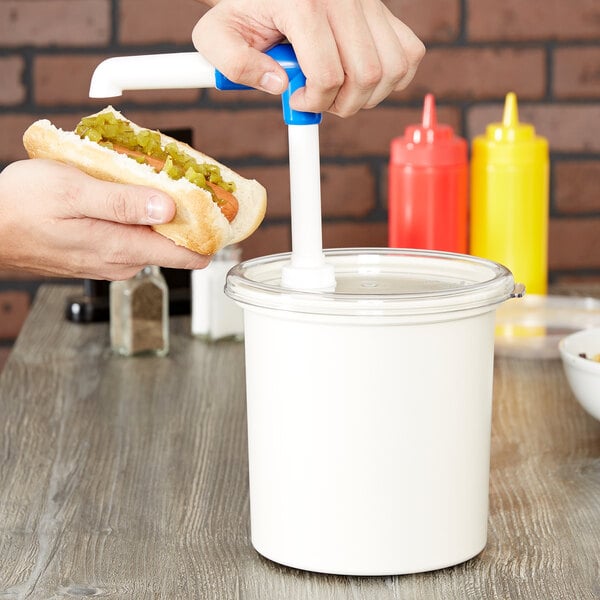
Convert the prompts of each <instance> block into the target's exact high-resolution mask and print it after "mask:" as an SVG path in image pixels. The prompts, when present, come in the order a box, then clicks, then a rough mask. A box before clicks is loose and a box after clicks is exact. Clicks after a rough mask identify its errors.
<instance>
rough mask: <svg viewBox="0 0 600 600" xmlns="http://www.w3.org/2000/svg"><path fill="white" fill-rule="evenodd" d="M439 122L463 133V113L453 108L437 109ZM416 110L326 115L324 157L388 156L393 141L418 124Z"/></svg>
mask: <svg viewBox="0 0 600 600" xmlns="http://www.w3.org/2000/svg"><path fill="white" fill-rule="evenodd" d="M437 114H438V121H439V122H440V123H447V124H448V125H451V126H452V127H454V129H455V130H457V131H458V130H460V125H461V119H460V113H459V111H458V110H456V109H454V108H449V107H444V106H440V107H438V111H437ZM421 119H422V111H421V109H417V108H393V107H389V106H380V107H379V108H376V109H374V110H363V111H360V112H359V113H357V114H356V115H354V116H352V117H350V118H349V119H340V118H338V117H335V116H333V115H329V114H327V115H324V118H323V125H321V134H320V136H321V154H322V156H333V157H356V156H383V157H387V156H389V146H390V142H391V140H392V138H394V137H396V136H398V135H403V133H404V129H405V128H406V126H407V125H409V124H413V123H419V122H421Z"/></svg>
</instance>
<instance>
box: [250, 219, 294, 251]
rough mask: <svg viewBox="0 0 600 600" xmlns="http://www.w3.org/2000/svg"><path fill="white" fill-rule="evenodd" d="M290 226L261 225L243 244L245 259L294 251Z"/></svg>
mask: <svg viewBox="0 0 600 600" xmlns="http://www.w3.org/2000/svg"><path fill="white" fill-rule="evenodd" d="M291 244H292V242H291V233H290V226H289V225H269V224H266V223H265V224H263V225H261V226H260V227H259V228H258V229H257V230H256V231H255V232H254V233H253V234H252V235H251V236H250V237H249V238H247V239H245V240H244V241H243V242H242V243H241V247H242V257H243V258H244V259H248V258H256V257H257V256H266V255H267V254H277V253H279V252H289V251H290V250H291V249H292V245H291Z"/></svg>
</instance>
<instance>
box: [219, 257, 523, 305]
mask: <svg viewBox="0 0 600 600" xmlns="http://www.w3.org/2000/svg"><path fill="white" fill-rule="evenodd" d="M324 254H325V256H326V258H330V259H337V260H338V262H337V263H336V265H335V266H336V268H337V270H338V273H340V272H341V273H344V271H343V263H342V262H341V261H342V260H343V258H350V257H356V258H357V260H356V261H355V263H353V264H357V263H358V262H359V261H358V257H360V256H363V258H364V257H366V256H371V257H376V258H379V259H381V258H382V257H385V256H386V255H387V256H389V257H390V258H393V257H394V256H396V257H398V259H402V258H403V259H406V260H407V261H410V260H411V259H412V260H413V264H414V265H416V264H417V263H416V262H415V261H422V264H424V265H426V263H427V261H429V260H431V261H432V262H431V263H430V264H432V265H433V264H434V263H436V261H437V263H439V264H435V266H438V268H439V267H440V266H442V265H447V264H448V263H445V262H444V261H450V262H452V261H454V263H455V264H457V265H458V264H466V265H467V267H475V268H480V269H481V270H482V271H481V273H482V275H483V274H485V270H487V271H489V276H488V277H487V278H486V279H484V280H475V281H473V280H471V281H469V280H468V278H467V277H465V274H464V273H462V277H461V276H460V275H459V274H458V273H457V274H456V275H455V280H456V281H457V282H458V281H460V282H464V281H465V280H467V283H465V284H464V285H461V286H451V287H448V288H446V289H438V290H431V291H426V290H425V291H417V292H410V291H409V292H391V293H385V292H384V293H381V292H380V293H375V294H359V293H354V292H336V291H333V292H322V291H321V292H315V291H306V290H293V289H286V288H282V287H281V286H280V285H278V284H273V283H269V282H265V281H256V280H253V279H251V278H249V277H247V276H246V274H247V273H248V270H250V269H253V268H260V267H261V266H262V267H268V266H269V265H274V266H277V265H278V264H279V265H281V266H283V264H285V262H286V261H287V260H289V258H290V257H291V253H280V254H274V255H269V256H265V257H260V258H255V259H251V260H247V261H244V262H243V263H240V264H239V265H237V266H235V267H234V268H233V269H231V270H230V271H229V274H228V276H227V284H226V290H225V292H226V294H227V296H229V297H230V298H232V299H233V300H234V301H236V302H239V303H240V304H246V305H249V306H256V307H263V308H268V309H276V310H277V309H280V310H282V311H288V312H303V313H312V314H332V315H359V314H360V315H363V316H367V315H373V316H380V317H381V316H383V317H385V316H388V315H389V316H396V317H397V316H410V315H415V316H417V315H425V314H435V313H438V314H439V313H444V312H459V311H465V310H473V309H477V308H482V307H488V306H489V307H492V306H494V305H497V304H500V303H502V302H504V301H505V300H507V299H508V298H510V297H511V295H512V293H513V292H514V287H515V284H514V279H513V276H512V273H511V272H510V271H509V270H508V269H507V268H506V267H504V266H503V265H500V264H498V263H495V262H493V261H489V260H486V259H482V258H479V257H474V256H469V255H463V254H454V253H450V252H437V251H429V250H411V249H395V248H344V249H330V250H325V252H324ZM382 264H383V266H385V263H382V262H381V261H380V262H371V263H368V262H366V263H365V266H367V267H368V266H372V267H374V268H375V269H376V270H377V268H378V267H379V268H381V267H382ZM419 264H421V263H419ZM426 266H427V267H429V265H426ZM383 270H384V271H385V269H383ZM357 271H358V267H357ZM263 272H265V271H263ZM265 273H266V272H265ZM269 273H271V274H272V272H269ZM407 274H409V275H410V274H411V272H410V271H407ZM412 274H413V275H416V274H417V271H416V270H415V271H413V272H412ZM427 274H428V273H427V272H420V273H418V275H420V276H421V277H422V278H423V280H424V281H426V280H427V279H426V277H427ZM429 276H430V277H434V273H433V272H429ZM472 277H474V273H473V275H472ZM448 280H449V279H448Z"/></svg>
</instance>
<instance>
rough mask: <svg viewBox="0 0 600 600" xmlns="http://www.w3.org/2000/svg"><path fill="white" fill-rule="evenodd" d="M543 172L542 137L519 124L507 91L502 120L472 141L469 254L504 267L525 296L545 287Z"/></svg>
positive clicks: (545, 179) (514, 99)
mask: <svg viewBox="0 0 600 600" xmlns="http://www.w3.org/2000/svg"><path fill="white" fill-rule="evenodd" d="M549 171H550V167H549V157H548V141H547V140H546V139H545V138H543V137H540V136H537V135H536V133H535V129H534V127H533V126H532V125H529V124H526V123H519V116H518V110H517V97H516V95H515V94H514V93H513V92H510V93H509V94H507V95H506V101H505V104H504V115H503V118H502V123H491V124H489V125H488V126H487V130H486V134H485V136H477V137H476V138H475V139H474V140H473V146H472V153H471V227H470V253H471V254H472V255H475V256H481V257H483V258H487V259H490V260H494V261H496V262H499V263H501V264H503V265H504V266H506V267H508V268H509V269H510V270H511V271H512V273H513V275H514V277H515V280H516V281H518V282H519V283H523V284H525V288H526V290H527V292H528V293H530V294H545V293H546V292H547V288H548V179H549Z"/></svg>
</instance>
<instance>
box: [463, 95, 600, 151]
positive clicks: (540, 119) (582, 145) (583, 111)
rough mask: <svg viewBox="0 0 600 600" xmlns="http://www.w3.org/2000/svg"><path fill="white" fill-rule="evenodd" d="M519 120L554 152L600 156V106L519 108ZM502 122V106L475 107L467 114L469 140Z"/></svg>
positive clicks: (534, 105) (525, 105)
mask: <svg viewBox="0 0 600 600" xmlns="http://www.w3.org/2000/svg"><path fill="white" fill-rule="evenodd" d="M519 117H520V120H521V122H523V123H532V124H533V125H534V126H535V128H536V132H537V134H538V135H542V136H544V137H546V138H547V139H548V140H549V142H550V150H551V151H554V152H600V104H598V103H597V104H588V105H578V104H540V105H536V104H529V103H528V104H520V106H519ZM501 120H502V105H500V104H499V105H493V106H492V105H490V106H475V107H473V108H471V109H469V111H468V117H467V125H468V127H467V130H468V131H469V137H473V136H474V135H479V134H481V133H483V132H484V131H485V126H486V125H487V124H488V123H490V122H499V121H501Z"/></svg>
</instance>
